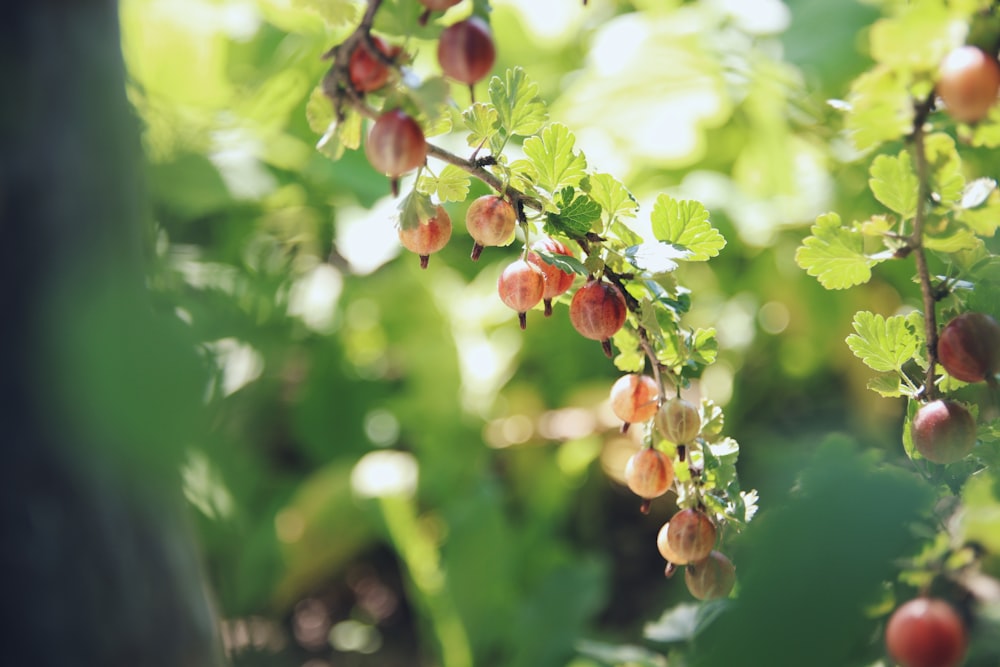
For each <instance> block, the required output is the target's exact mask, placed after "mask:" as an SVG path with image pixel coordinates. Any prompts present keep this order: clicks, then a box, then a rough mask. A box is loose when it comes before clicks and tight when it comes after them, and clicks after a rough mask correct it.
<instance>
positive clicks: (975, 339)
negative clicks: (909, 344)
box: [937, 313, 1000, 382]
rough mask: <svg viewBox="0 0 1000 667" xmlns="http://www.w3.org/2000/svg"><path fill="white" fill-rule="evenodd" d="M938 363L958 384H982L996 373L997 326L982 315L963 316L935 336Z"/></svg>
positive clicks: (999, 357) (999, 355)
mask: <svg viewBox="0 0 1000 667" xmlns="http://www.w3.org/2000/svg"><path fill="white" fill-rule="evenodd" d="M937 354H938V361H939V362H941V365H942V366H944V369H945V370H946V371H948V375H950V376H952V377H953V378H955V379H958V380H961V381H962V382H982V381H983V380H987V379H990V378H992V377H993V376H994V375H996V373H997V372H1000V324H997V321H996V320H994V319H993V318H992V317H990V316H989V315H984V314H983V313H963V314H961V315H959V316H958V317H955V318H954V319H952V320H951V321H950V322H948V324H947V325H945V327H944V329H942V330H941V333H940V334H939V335H938V344H937Z"/></svg>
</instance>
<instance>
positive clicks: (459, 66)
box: [437, 16, 497, 86]
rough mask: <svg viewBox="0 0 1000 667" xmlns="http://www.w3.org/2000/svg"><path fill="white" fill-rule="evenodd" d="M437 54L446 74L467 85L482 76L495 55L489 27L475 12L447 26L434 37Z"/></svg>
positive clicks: (491, 63)
mask: <svg viewBox="0 0 1000 667" xmlns="http://www.w3.org/2000/svg"><path fill="white" fill-rule="evenodd" d="M437 57H438V64H439V65H440V66H441V71H442V72H444V73H445V75H446V76H448V77H451V78H452V79H455V80H456V81H460V82H461V83H466V84H469V85H470V86H471V85H472V84H474V83H476V82H477V81H480V80H482V79H483V78H484V77H485V76H486V75H487V74H489V73H490V70H491V69H492V68H493V63H494V62H495V61H496V57H497V53H496V47H495V46H494V45H493V35H492V34H491V33H490V27H489V26H488V25H487V24H486V22H485V21H483V20H482V19H481V18H479V17H478V16H473V17H471V18H468V19H466V20H465V21H459V22H458V23H455V24H453V25H450V26H448V27H447V28H445V29H444V31H443V32H442V33H441V38H440V39H439V40H438V50H437Z"/></svg>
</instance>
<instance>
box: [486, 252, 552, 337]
mask: <svg viewBox="0 0 1000 667" xmlns="http://www.w3.org/2000/svg"><path fill="white" fill-rule="evenodd" d="M544 290H545V277H544V276H543V275H542V272H541V271H539V270H538V267H536V266H535V265H534V264H529V263H528V262H526V261H525V260H523V259H519V260H517V261H516V262H511V263H510V264H508V265H507V268H505V269H504V270H503V273H501V274H500V278H499V279H498V280H497V292H498V293H499V294H500V300H501V301H503V302H504V303H505V304H506V305H507V307H509V308H512V309H514V310H516V311H517V319H518V322H520V324H521V328H522V329H524V328H525V327H526V326H527V316H526V314H525V313H526V312H527V311H529V310H531V309H532V308H534V307H535V306H536V305H537V304H538V302H539V301H541V300H542V292H543V291H544Z"/></svg>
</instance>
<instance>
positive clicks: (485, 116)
mask: <svg viewBox="0 0 1000 667" xmlns="http://www.w3.org/2000/svg"><path fill="white" fill-rule="evenodd" d="M462 120H463V121H464V122H465V127H466V129H468V130H469V136H468V137H467V139H468V142H469V146H472V147H473V148H475V147H477V146H481V145H483V144H484V143H485V142H488V141H489V140H490V139H491V138H492V137H494V136H495V135H496V133H497V131H498V130H499V129H500V115H499V113H498V112H497V110H496V107H494V106H492V105H490V104H485V103H483V102H476V103H475V104H473V105H472V106H470V107H469V108H468V109H466V110H465V111H463V112H462Z"/></svg>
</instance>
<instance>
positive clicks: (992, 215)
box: [955, 190, 1000, 237]
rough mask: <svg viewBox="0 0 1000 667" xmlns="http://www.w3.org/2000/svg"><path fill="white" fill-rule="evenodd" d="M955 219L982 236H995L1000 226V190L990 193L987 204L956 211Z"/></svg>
mask: <svg viewBox="0 0 1000 667" xmlns="http://www.w3.org/2000/svg"><path fill="white" fill-rule="evenodd" d="M955 219H956V220H959V221H960V222H961V223H962V224H964V225H965V226H966V227H968V228H969V229H971V230H972V231H973V232H975V233H976V234H979V235H980V236H985V237H991V236H993V235H994V234H996V231H997V226H998V225H1000V190H993V191H992V192H990V193H989V195H988V196H987V197H986V201H985V203H981V204H980V205H977V206H976V207H975V208H964V209H961V210H959V211H956V212H955Z"/></svg>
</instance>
